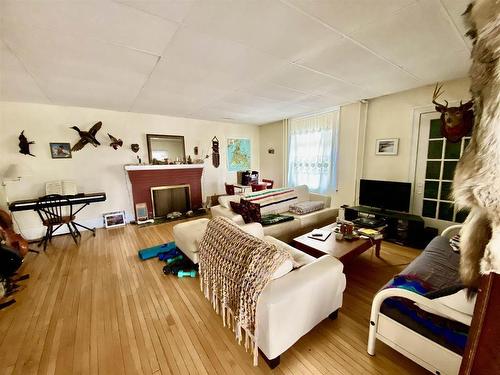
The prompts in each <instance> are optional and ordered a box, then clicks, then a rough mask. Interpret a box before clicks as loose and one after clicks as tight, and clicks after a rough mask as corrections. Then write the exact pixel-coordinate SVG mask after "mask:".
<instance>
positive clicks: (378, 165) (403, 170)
mask: <svg viewBox="0 0 500 375" xmlns="http://www.w3.org/2000/svg"><path fill="white" fill-rule="evenodd" d="M433 90H434V85H429V86H423V87H419V88H416V89H412V90H408V91H403V92H399V93H396V94H392V95H386V96H381V97H379V98H375V99H370V101H369V104H368V118H367V127H366V140H365V148H364V162H363V177H364V178H368V179H378V180H392V181H408V182H413V178H414V176H411V175H410V174H411V173H410V171H411V168H410V163H415V160H412V159H413V158H412V154H411V151H412V150H411V146H412V141H413V138H412V137H416V136H417V131H415V132H414V130H416V129H413V128H414V125H413V111H414V109H415V108H418V107H426V106H429V105H432V93H433ZM443 90H444V94H443V95H442V97H441V98H439V99H438V101H439V102H440V103H444V99H446V100H448V102H452V101H459V100H463V101H464V102H466V101H467V100H469V99H470V94H469V80H468V79H467V78H462V79H456V80H453V81H447V82H444V85H443ZM381 138H399V153H398V155H396V156H380V155H375V142H376V140H377V139H381Z"/></svg>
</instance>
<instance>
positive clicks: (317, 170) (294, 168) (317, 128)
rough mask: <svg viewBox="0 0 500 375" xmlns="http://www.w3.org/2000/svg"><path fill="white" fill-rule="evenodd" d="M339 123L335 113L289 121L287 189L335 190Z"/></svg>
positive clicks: (321, 191)
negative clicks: (300, 186)
mask: <svg viewBox="0 0 500 375" xmlns="http://www.w3.org/2000/svg"><path fill="white" fill-rule="evenodd" d="M338 122H339V111H338V110H337V111H332V112H327V113H322V114H319V115H313V116H307V117H300V118H295V119H290V120H289V121H288V186H298V185H307V186H309V190H310V191H313V192H317V193H331V192H334V191H335V190H336V188H337V147H338V129H339V124H338Z"/></svg>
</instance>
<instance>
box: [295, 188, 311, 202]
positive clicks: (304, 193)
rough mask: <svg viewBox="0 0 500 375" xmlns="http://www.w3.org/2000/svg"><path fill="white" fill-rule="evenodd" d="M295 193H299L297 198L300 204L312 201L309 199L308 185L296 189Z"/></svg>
mask: <svg viewBox="0 0 500 375" xmlns="http://www.w3.org/2000/svg"><path fill="white" fill-rule="evenodd" d="M294 190H295V192H296V193H297V198H298V201H299V203H300V202H305V201H308V200H310V198H309V188H308V187H307V185H299V186H296V187H294Z"/></svg>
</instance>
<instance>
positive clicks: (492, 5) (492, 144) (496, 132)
mask: <svg viewBox="0 0 500 375" xmlns="http://www.w3.org/2000/svg"><path fill="white" fill-rule="evenodd" d="M464 16H465V18H466V23H468V25H469V27H470V30H469V32H468V33H467V34H468V35H469V36H470V37H471V38H472V41H473V48H472V53H471V57H472V65H471V68H470V71H469V75H470V78H471V88H470V91H471V94H472V98H473V100H474V113H475V125H474V130H473V133H472V139H471V142H470V144H469V146H468V147H467V149H466V150H465V152H464V155H463V156H462V158H461V160H460V161H459V162H458V165H457V169H456V171H455V177H454V181H453V194H454V197H455V201H456V203H457V204H458V206H459V207H460V208H467V209H469V210H470V213H469V215H468V217H467V219H466V221H465V223H464V226H463V228H462V231H461V238H460V249H461V259H460V275H461V278H462V281H463V282H464V284H465V285H467V286H469V287H475V286H477V285H478V282H479V277H480V274H488V273H490V272H497V273H500V107H499V106H500V65H499V57H500V0H476V1H474V2H472V3H471V4H470V5H469V7H468V8H467V11H466V12H465V14H464Z"/></svg>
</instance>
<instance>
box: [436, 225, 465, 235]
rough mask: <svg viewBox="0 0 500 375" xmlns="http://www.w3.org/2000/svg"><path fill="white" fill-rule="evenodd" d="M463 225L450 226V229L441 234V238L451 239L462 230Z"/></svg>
mask: <svg viewBox="0 0 500 375" xmlns="http://www.w3.org/2000/svg"><path fill="white" fill-rule="evenodd" d="M462 226H463V225H462V224H455V225H450V226H449V227H448V228H446V229H445V230H443V232H441V236H443V237H446V238H451V237H453V236H454V235H455V234H458V233H459V232H460V229H462Z"/></svg>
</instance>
